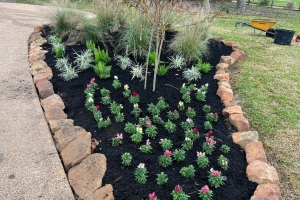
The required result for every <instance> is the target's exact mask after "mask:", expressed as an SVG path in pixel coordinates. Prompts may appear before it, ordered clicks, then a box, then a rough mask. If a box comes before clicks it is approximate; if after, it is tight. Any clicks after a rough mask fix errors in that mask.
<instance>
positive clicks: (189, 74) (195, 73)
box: [183, 66, 201, 83]
mask: <svg viewBox="0 0 300 200" xmlns="http://www.w3.org/2000/svg"><path fill="white" fill-rule="evenodd" d="M183 78H184V79H186V80H187V82H188V83H190V82H191V81H197V80H198V79H200V78H201V74H200V72H199V70H198V68H197V67H195V66H193V67H191V69H186V70H184V71H183Z"/></svg>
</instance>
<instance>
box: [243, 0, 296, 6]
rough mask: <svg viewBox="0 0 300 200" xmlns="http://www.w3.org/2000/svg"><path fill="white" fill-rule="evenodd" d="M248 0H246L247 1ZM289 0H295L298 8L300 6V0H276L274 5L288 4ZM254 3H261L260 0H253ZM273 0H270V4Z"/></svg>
mask: <svg viewBox="0 0 300 200" xmlns="http://www.w3.org/2000/svg"><path fill="white" fill-rule="evenodd" d="M247 1H248V0H246V2H247ZM288 1H293V2H294V3H295V5H296V8H299V6H300V0H274V6H286V3H287V2H288ZM251 2H253V3H259V2H260V0H251ZM271 2H272V0H269V4H271Z"/></svg>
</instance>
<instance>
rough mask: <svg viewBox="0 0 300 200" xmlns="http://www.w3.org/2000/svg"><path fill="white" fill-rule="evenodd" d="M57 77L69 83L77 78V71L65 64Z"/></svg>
mask: <svg viewBox="0 0 300 200" xmlns="http://www.w3.org/2000/svg"><path fill="white" fill-rule="evenodd" d="M58 76H60V77H62V78H63V79H64V80H65V81H69V80H71V79H74V78H77V77H78V71H77V70H76V68H73V67H72V66H71V65H70V64H67V65H65V66H64V68H62V69H61V73H60V74H59V75H58Z"/></svg>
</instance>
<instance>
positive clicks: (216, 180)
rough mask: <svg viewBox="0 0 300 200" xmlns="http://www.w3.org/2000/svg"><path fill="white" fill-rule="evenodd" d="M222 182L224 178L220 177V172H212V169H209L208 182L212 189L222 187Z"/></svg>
mask: <svg viewBox="0 0 300 200" xmlns="http://www.w3.org/2000/svg"><path fill="white" fill-rule="evenodd" d="M224 181H225V177H224V176H222V174H221V172H220V171H218V170H214V169H213V168H211V169H210V171H209V175H208V182H209V184H210V185H211V186H212V187H214V188H218V187H220V186H221V185H224Z"/></svg>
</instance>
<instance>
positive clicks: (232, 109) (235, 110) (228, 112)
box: [222, 106, 243, 118]
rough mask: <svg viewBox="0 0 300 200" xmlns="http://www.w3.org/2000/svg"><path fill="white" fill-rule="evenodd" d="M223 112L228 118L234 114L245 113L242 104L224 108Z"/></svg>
mask: <svg viewBox="0 0 300 200" xmlns="http://www.w3.org/2000/svg"><path fill="white" fill-rule="evenodd" d="M222 114H223V116H224V117H226V118H228V117H229V115H232V114H243V111H242V108H241V106H230V107H226V108H224V109H223V111H222Z"/></svg>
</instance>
